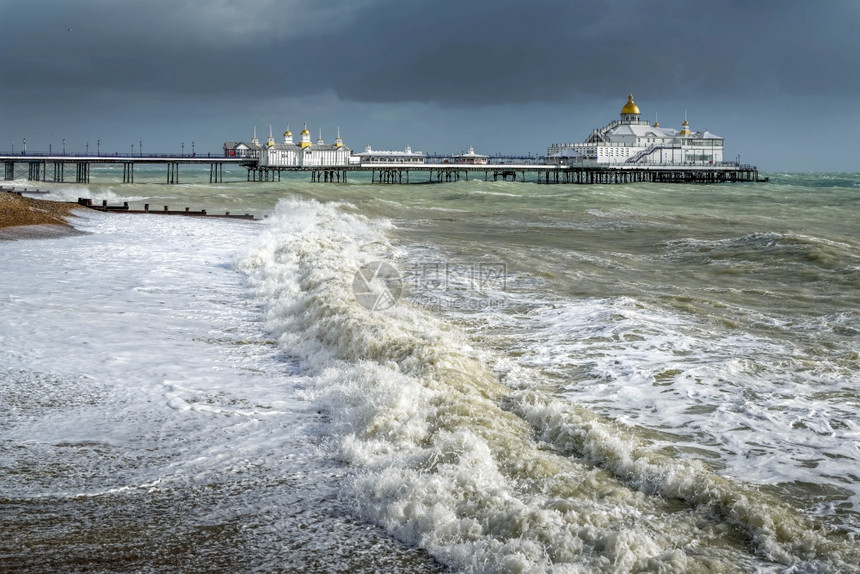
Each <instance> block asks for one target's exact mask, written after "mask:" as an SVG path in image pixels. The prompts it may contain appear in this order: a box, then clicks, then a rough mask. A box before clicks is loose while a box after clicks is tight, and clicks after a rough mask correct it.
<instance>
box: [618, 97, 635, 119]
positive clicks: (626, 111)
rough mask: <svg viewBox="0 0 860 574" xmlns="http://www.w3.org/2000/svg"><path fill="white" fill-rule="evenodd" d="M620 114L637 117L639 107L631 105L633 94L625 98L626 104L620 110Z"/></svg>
mask: <svg viewBox="0 0 860 574" xmlns="http://www.w3.org/2000/svg"><path fill="white" fill-rule="evenodd" d="M621 113H622V114H636V115H639V106H637V105H636V104H634V103H633V94H629V95H628V96H627V103H626V104H624V107H623V108H621Z"/></svg>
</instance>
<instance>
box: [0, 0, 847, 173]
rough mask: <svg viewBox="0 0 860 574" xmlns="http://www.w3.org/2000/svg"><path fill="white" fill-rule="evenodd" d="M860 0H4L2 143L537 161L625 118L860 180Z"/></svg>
mask: <svg viewBox="0 0 860 574" xmlns="http://www.w3.org/2000/svg"><path fill="white" fill-rule="evenodd" d="M857 30H860V2H858V1H857V0H823V1H821V2H810V1H808V0H807V1H796V0H757V1H756V0H744V1H739V0H723V1H721V2H707V3H706V2H700V1H694V0H648V1H645V0H639V1H634V0H592V1H573V0H569V1H562V0H529V1H520V2H515V1H508V0H493V1H484V0H460V1H458V2H454V1H451V0H434V1H432V2H430V1H423V0H421V1H419V0H411V1H407V2H404V1H403V0H399V1H393V0H350V1H341V0H253V1H251V0H229V1H228V0H145V1H142V0H141V1H135V2H132V1H120V0H75V1H73V2H71V1H69V0H28V1H27V2H21V1H13V0H0V50H2V54H3V60H2V61H3V64H2V66H0V150H3V151H10V150H12V149H13V146H14V150H17V151H20V149H21V145H22V141H23V139H24V138H26V139H27V149H28V151H48V149H49V147H50V148H51V149H52V150H53V151H58V150H60V149H61V148H62V146H63V140H64V139H65V140H66V143H65V149H66V150H67V152H69V153H74V152H83V151H85V149H86V148H87V146H88V149H89V151H90V152H95V149H96V145H97V142H100V143H99V146H100V149H101V151H102V152H113V151H118V152H121V153H127V152H129V151H130V150H131V146H134V149H135V151H136V152H137V151H139V146H140V143H141V142H142V143H143V149H144V153H178V152H179V151H180V149H182V145H183V144H184V148H185V151H189V150H190V148H191V145H192V142H194V146H195V150H196V151H197V152H198V153H206V152H212V153H220V151H221V146H222V144H223V142H224V141H225V140H248V139H250V137H251V134H252V132H253V130H254V128H255V127H256V130H257V133H258V136H259V137H260V138H261V139H263V140H265V138H266V137H267V136H268V133H269V126H270V125H271V126H272V129H273V131H274V133H275V136H276V139H278V141H280V139H281V134H282V133H283V131H284V130H285V129H286V127H287V125H289V126H290V128H291V129H292V131H294V132H298V131H299V130H300V129H301V128H302V125H303V124H304V123H307V124H308V128H309V129H310V130H311V132H312V133H313V137H314V139H316V138H317V137H318V136H319V132H320V129H321V130H322V135H323V138H324V139H325V140H326V141H327V142H330V141H331V140H332V139H333V138H334V136H335V135H336V132H337V130H338V128H339V129H340V131H341V134H342V136H343V138H344V141H345V143H346V144H347V145H348V146H349V147H351V148H353V149H363V148H364V147H365V146H366V145H371V146H372V147H374V148H376V149H403V147H404V146H406V145H411V146H412V148H413V149H420V150H423V151H425V152H430V153H433V152H436V153H445V154H449V153H458V152H461V151H464V150H466V149H468V147H469V146H474V147H475V150H476V151H477V152H479V153H485V154H490V153H492V154H495V153H501V154H518V155H519V154H522V155H526V154H529V153H531V154H532V155H541V154H543V153H545V151H546V147H547V145H548V144H550V143H553V142H562V141H564V142H568V141H581V140H583V139H584V138H585V137H586V136H587V135H588V133H589V132H590V131H591V130H592V129H593V128H597V127H601V126H603V125H605V124H606V123H608V122H610V121H612V120H614V119H617V118H618V114H619V112H620V110H621V107H622V106H623V105H624V103H625V102H626V99H627V94H628V92H632V93H633V95H634V97H635V99H636V103H637V104H638V105H639V107H640V109H641V110H642V114H643V118H644V119H648V120H651V121H654V120H655V119H656V120H659V122H660V124H661V125H663V126H666V127H676V128H677V127H679V126H680V124H681V122H682V121H683V120H684V117H685V114H686V117H687V119H688V120H689V122H690V125H691V127H692V128H693V129H694V130H698V129H707V130H709V131H711V132H713V133H716V134H718V135H720V136H723V137H724V138H725V139H726V159H733V160H734V159H737V157H738V156H739V157H740V159H741V161H742V162H743V163H753V164H755V165H758V166H759V168H760V169H762V170H764V171H807V170H814V171H858V170H860V160H858V155H860V154H858V147H860V146H858V144H857V142H856V140H857V136H856V134H857V132H858V131H860V119H858V118H860V113H858V109H857V108H858V103H860V98H858V94H860V89H858V88H860V33H858V32H857Z"/></svg>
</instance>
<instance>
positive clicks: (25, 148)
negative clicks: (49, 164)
mask: <svg viewBox="0 0 860 574" xmlns="http://www.w3.org/2000/svg"><path fill="white" fill-rule="evenodd" d="M21 153H23V154H24V155H27V138H24V151H23V152H21Z"/></svg>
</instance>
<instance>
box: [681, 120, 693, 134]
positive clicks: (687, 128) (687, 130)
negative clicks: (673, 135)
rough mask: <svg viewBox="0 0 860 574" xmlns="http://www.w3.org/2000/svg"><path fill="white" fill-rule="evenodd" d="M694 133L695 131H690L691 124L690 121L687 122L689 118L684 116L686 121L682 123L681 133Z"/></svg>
mask: <svg viewBox="0 0 860 574" xmlns="http://www.w3.org/2000/svg"><path fill="white" fill-rule="evenodd" d="M692 134H693V132H691V131H690V124H689V122H687V119H686V118H684V123H683V124H681V135H682V136H689V135H692Z"/></svg>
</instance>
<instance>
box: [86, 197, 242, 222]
mask: <svg viewBox="0 0 860 574" xmlns="http://www.w3.org/2000/svg"><path fill="white" fill-rule="evenodd" d="M78 205H80V206H82V207H86V208H89V209H95V210H96V211H113V212H122V213H149V214H153V215H185V216H187V217H220V218H229V219H254V216H253V215H251V214H250V213H243V214H236V213H230V212H229V211H228V212H226V213H224V214H223V215H222V214H214V213H208V212H207V211H206V210H205V209H201V210H197V211H192V210H191V208H188V207H186V208H185V209H184V210H171V209H170V207H169V206H167V205H165V206H164V209H150V208H149V204H148V203H146V204H144V206H143V209H131V208H130V207H129V205H128V202H127V201H124V202H123V204H122V205H109V204H108V202H107V200H103V201H102V203H101V205H96V204H94V203H93V200H92V199H88V198H84V197H79V198H78Z"/></svg>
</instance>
